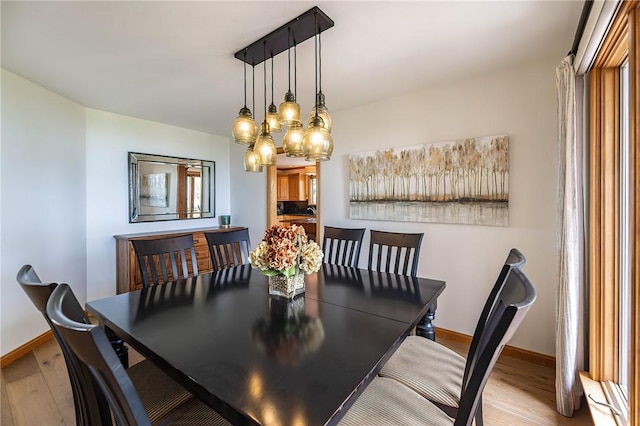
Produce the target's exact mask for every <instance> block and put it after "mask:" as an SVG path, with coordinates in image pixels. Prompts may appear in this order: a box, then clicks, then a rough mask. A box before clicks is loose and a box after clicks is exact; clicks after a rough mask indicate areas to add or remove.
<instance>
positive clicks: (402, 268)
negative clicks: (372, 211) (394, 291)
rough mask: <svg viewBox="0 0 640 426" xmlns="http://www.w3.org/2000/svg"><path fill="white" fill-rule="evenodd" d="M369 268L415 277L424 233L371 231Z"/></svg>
mask: <svg viewBox="0 0 640 426" xmlns="http://www.w3.org/2000/svg"><path fill="white" fill-rule="evenodd" d="M370 235H371V241H370V243H369V263H368V268H369V269H370V270H375V271H378V272H388V273H393V274H399V275H410V276H412V277H415V276H416V274H417V272H418V259H419V258H420V245H421V244H422V238H423V237H424V234H423V233H419V234H405V233H397V232H384V231H375V230H373V229H372V230H371V231H370Z"/></svg>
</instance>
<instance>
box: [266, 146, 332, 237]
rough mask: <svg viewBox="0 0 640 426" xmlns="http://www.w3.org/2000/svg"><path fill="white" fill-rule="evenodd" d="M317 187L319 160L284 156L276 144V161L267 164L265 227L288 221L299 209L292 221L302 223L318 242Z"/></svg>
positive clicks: (319, 212) (319, 218)
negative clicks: (311, 160) (272, 163)
mask: <svg viewBox="0 0 640 426" xmlns="http://www.w3.org/2000/svg"><path fill="white" fill-rule="evenodd" d="M320 190H321V184H320V162H316V163H311V162H309V161H306V160H304V159H302V158H300V159H293V158H288V157H285V156H284V151H283V150H282V148H278V160H277V162H276V165H275V166H269V167H267V227H271V226H273V225H278V224H282V223H285V224H286V223H291V222H289V221H290V220H294V221H295V220H296V219H297V216H298V214H296V213H299V216H300V219H299V222H294V223H297V224H300V225H302V226H304V228H305V230H306V231H307V234H309V235H310V236H312V237H313V239H314V240H315V241H316V242H319V241H320V238H321V235H320V230H321V227H320V223H321V209H320V199H321V197H320ZM278 207H280V209H279V208H278ZM278 213H280V214H278ZM287 213H288V214H287ZM303 216H304V219H303V218H302V217H303ZM313 219H315V221H314V220H313Z"/></svg>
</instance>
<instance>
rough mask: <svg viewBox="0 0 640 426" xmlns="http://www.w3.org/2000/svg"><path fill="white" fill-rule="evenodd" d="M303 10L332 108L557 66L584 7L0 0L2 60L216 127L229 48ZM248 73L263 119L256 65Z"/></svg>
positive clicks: (225, 108)
mask: <svg viewBox="0 0 640 426" xmlns="http://www.w3.org/2000/svg"><path fill="white" fill-rule="evenodd" d="M314 5H317V6H319V7H320V9H322V10H323V11H324V12H325V13H326V14H327V15H328V16H329V17H331V19H333V20H334V22H335V26H334V27H333V28H331V29H329V30H327V31H326V32H324V33H323V34H322V89H323V92H324V93H325V94H326V97H327V106H328V108H329V110H330V111H333V112H335V111H343V110H347V109H350V108H354V107H356V106H359V105H364V104H368V103H372V102H376V101H380V100H384V99H387V98H390V97H394V96H398V95H402V94H405V93H409V92H412V91H416V90H423V89H427V88H429V87H430V86H434V85H437V84H440V83H442V82H445V81H454V80H458V79H465V78H469V77H472V76H474V75H477V74H482V73H488V72H491V71H493V70H496V69H498V68H504V67H510V66H517V65H520V64H526V63H528V62H535V61H537V60H541V59H549V58H557V60H558V61H560V59H561V58H562V57H563V56H564V55H565V54H566V53H567V52H568V51H569V49H570V48H571V44H572V42H573V37H574V34H575V31H576V27H577V25H578V21H579V18H580V13H581V11H582V6H583V2H582V1H538V0H536V1H510V2H505V1H494V2H485V1H471V2H461V1H442V2H436V1H424V2H420V1H413V2H397V1H386V2H359V1H320V2H306V1H303V2H295V1H287V2H284V1H283V2H271V1H257V2H245V1H233V2H232V1H227V2H221V1H198V2H186V1H169V2H155V1H129V2H127V1H124V2H119V1H106V2H93V1H83V2H67V1H43V2H33V1H17V2H11V1H2V3H1V7H2V10H1V14H2V15H1V19H2V21H1V23H2V28H1V31H2V32H1V36H2V40H1V41H2V51H1V52H2V67H3V68H5V69H6V70H8V71H11V72H13V73H15V74H18V75H20V76H22V77H24V78H26V79H28V80H30V81H32V82H34V83H37V84H39V85H41V86H44V87H46V88H47V89H50V90H52V91H54V92H56V93H59V94H60V95H63V96H65V97H67V98H69V99H71V100H73V101H75V102H78V103H80V104H82V105H84V106H87V107H90V108H96V109H100V110H104V111H111V112H115V113H118V114H123V115H128V116H133V117H138V118H142V119H148V120H152V121H158V122H162V123H168V124H173V125H176V126H181V127H186V128H190V129H196V130H201V131H205V132H209V133H213V134H218V135H224V136H227V135H230V126H231V122H232V121H233V119H234V118H235V116H236V115H237V114H238V110H239V109H240V107H242V105H243V80H242V72H243V63H242V62H241V61H239V60H237V59H235V58H234V57H233V55H234V53H235V52H236V51H238V50H240V49H242V48H243V47H245V46H247V45H249V44H251V43H252V42H254V41H256V40H257V39H259V38H261V37H262V36H264V35H266V34H267V33H269V32H271V31H273V30H274V29H276V28H277V27H279V26H281V25H283V24H284V23H286V22H288V21H289V20H291V19H293V18H294V17H296V16H298V15H299V14H301V13H302V12H304V11H306V10H308V9H310V8H311V7H313V6H314ZM313 47H314V45H313V42H312V41H311V40H308V41H306V42H303V43H301V44H300V45H299V46H298V48H297V53H298V60H297V74H298V79H297V89H298V90H297V94H298V102H299V103H300V104H301V106H302V110H303V111H305V113H304V114H307V113H306V111H309V110H310V108H311V106H312V103H313V100H314V91H315V88H314V78H313V69H314V64H313V50H314V49H313ZM274 68H275V71H274V73H275V90H274V92H275V96H274V98H275V103H276V105H277V104H279V103H280V102H282V99H283V96H284V93H285V92H286V90H287V74H286V73H287V71H286V70H287V55H286V53H283V54H280V55H278V56H276V58H275V59H274ZM267 71H268V74H270V72H269V68H267ZM248 76H249V81H250V80H251V69H250V68H249V69H248ZM255 79H256V99H255V102H256V105H255V108H253V112H254V116H255V117H256V118H257V120H259V121H261V120H262V117H263V115H264V92H263V83H262V82H263V74H262V65H259V66H258V67H256V75H255ZM292 85H293V83H292ZM249 91H250V89H249ZM270 97H271V95H270V93H269V95H268V98H269V99H268V101H269V102H268V103H270V101H271V99H270ZM248 105H249V107H250V108H251V106H252V105H251V91H250V92H249V101H248Z"/></svg>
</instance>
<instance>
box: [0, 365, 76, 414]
mask: <svg viewBox="0 0 640 426" xmlns="http://www.w3.org/2000/svg"><path fill="white" fill-rule="evenodd" d="M6 386H7V397H8V398H9V405H10V406H11V412H12V413H13V421H14V424H15V425H16V426H20V425H65V422H64V418H63V417H62V414H61V413H60V411H59V410H58V407H57V406H56V403H55V401H54V399H53V396H52V395H51V391H50V390H49V387H48V386H47V383H46V381H45V380H44V377H43V375H42V374H41V373H39V372H38V374H32V375H29V376H27V377H25V378H23V379H19V380H14V381H12V382H10V383H9V382H7V383H6Z"/></svg>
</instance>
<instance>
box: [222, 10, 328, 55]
mask: <svg viewBox="0 0 640 426" xmlns="http://www.w3.org/2000/svg"><path fill="white" fill-rule="evenodd" d="M316 15H317V18H316ZM316 19H317V24H316ZM333 25H334V22H333V20H332V19H331V18H329V17H328V16H327V15H326V14H325V13H324V12H323V11H322V10H320V8H319V7H317V6H314V7H313V8H311V9H309V10H307V11H306V12H304V13H303V14H302V15H300V16H298V17H297V18H294V19H292V20H291V21H289V22H287V23H286V24H284V25H282V26H281V27H280V28H278V29H276V30H274V31H272V32H270V33H269V34H267V35H266V36H264V37H262V38H261V39H260V40H257V41H255V42H253V43H251V44H250V45H249V46H247V47H245V48H243V49H240V50H239V51H237V52H236V53H235V54H234V56H235V57H236V58H237V59H239V60H241V61H242V62H245V63H247V64H249V65H254V66H255V65H258V64H260V63H261V62H263V61H265V60H267V59H269V58H268V56H267V53H266V52H265V51H264V48H263V46H265V44H264V43H266V50H267V52H271V55H272V56H277V55H278V54H280V53H282V52H284V51H285V50H287V49H288V48H290V46H291V44H290V38H289V36H288V34H289V31H291V34H293V37H294V39H295V40H296V42H297V43H302V42H304V41H306V40H308V39H310V38H311V37H314V36H315V35H316V34H317V33H318V32H323V31H326V30H328V29H329V28H331V27H333ZM245 50H246V56H245V55H244V52H245Z"/></svg>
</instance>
